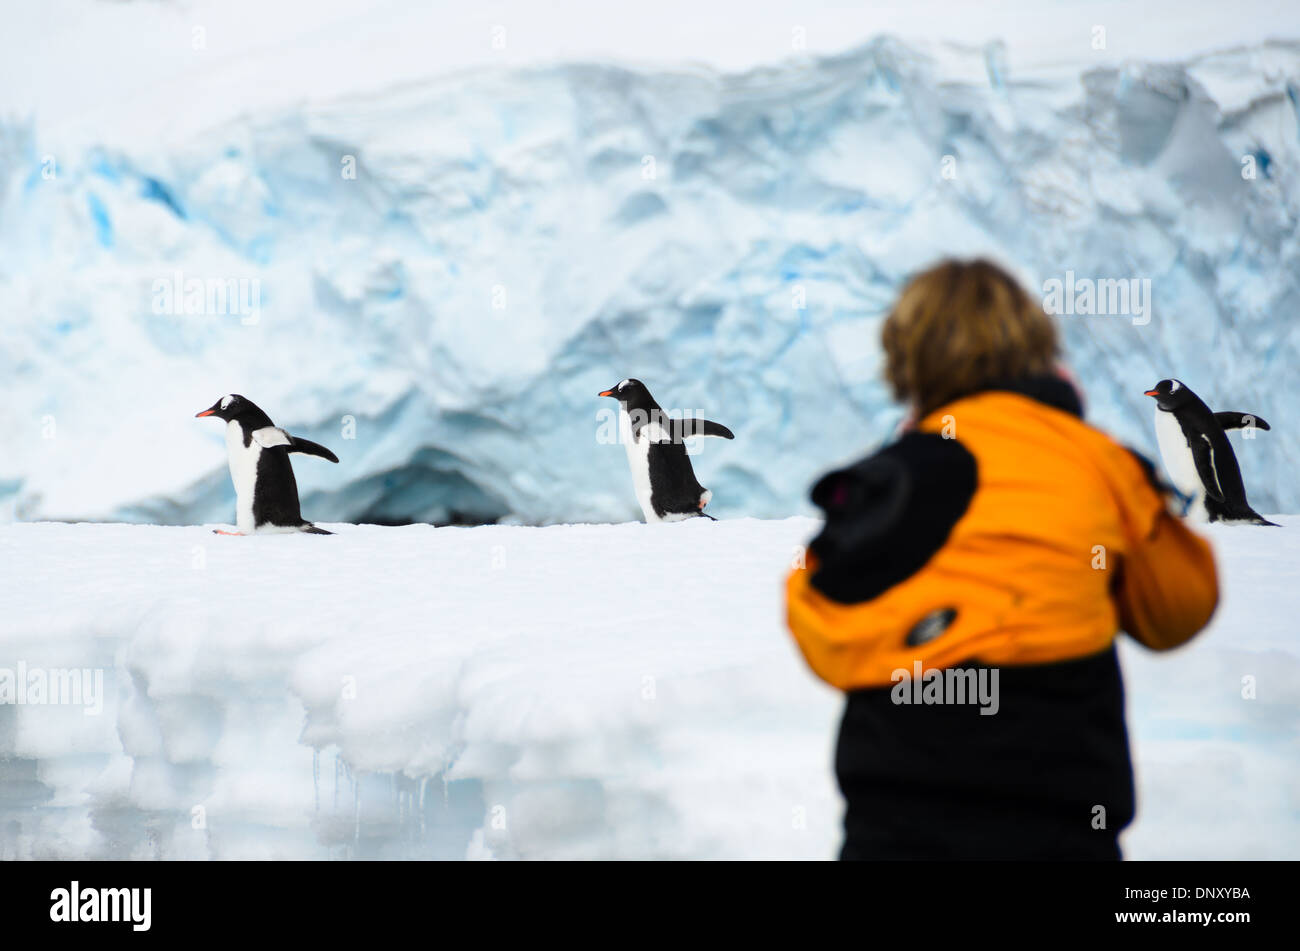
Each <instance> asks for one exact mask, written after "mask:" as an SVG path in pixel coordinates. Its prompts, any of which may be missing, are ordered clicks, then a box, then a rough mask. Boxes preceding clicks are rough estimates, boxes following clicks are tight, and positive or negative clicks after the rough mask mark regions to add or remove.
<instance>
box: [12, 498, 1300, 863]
mask: <svg viewBox="0 0 1300 951" xmlns="http://www.w3.org/2000/svg"><path fill="white" fill-rule="evenodd" d="M1278 520H1280V521H1282V522H1283V523H1284V524H1285V526H1286V527H1284V528H1281V529H1263V528H1254V527H1221V526H1214V527H1211V528H1210V530H1209V533H1210V535H1211V537H1212V538H1213V540H1214V542H1215V544H1216V546H1217V550H1218V553H1219V557H1220V564H1221V571H1222V576H1223V588H1224V602H1223V604H1222V606H1221V608H1220V611H1219V613H1218V615H1217V616H1216V618H1215V621H1214V624H1213V626H1212V627H1211V629H1210V630H1209V631H1208V632H1207V633H1205V634H1203V635H1202V636H1200V637H1199V638H1197V639H1196V641H1194V642H1193V643H1192V644H1191V645H1190V646H1188V647H1186V648H1184V649H1182V650H1179V651H1177V652H1174V653H1172V654H1169V655H1154V654H1150V653H1148V652H1146V651H1145V650H1143V649H1142V648H1140V647H1136V646H1134V645H1132V644H1130V643H1128V642H1124V646H1123V648H1122V657H1123V664H1124V668H1125V671H1126V679H1127V689H1128V709H1129V721H1130V725H1131V731H1132V739H1133V751H1134V757H1135V761H1136V767H1137V775H1138V780H1139V813H1138V820H1137V822H1136V824H1135V825H1134V826H1133V827H1132V829H1131V831H1130V832H1129V833H1128V834H1127V835H1126V837H1125V846H1126V848H1127V853H1128V855H1129V856H1130V857H1132V858H1192V857H1197V858H1212V857H1221V858H1247V857H1251V858H1279V859H1280V858H1296V857H1297V856H1300V801H1298V800H1297V795H1298V794H1300V781H1298V780H1300V755H1298V754H1300V727H1298V725H1297V721H1296V718H1295V715H1294V711H1295V710H1296V709H1297V705H1300V648H1298V647H1297V643H1296V639H1295V618H1296V617H1297V616H1300V585H1297V584H1296V565H1297V564H1300V542H1297V541H1296V535H1295V528H1296V527H1297V526H1300V519H1297V518H1286V517H1282V518H1280V519H1278ZM330 527H331V528H333V529H335V530H336V531H337V532H338V534H337V535H335V536H332V537H325V536H304V535H292V536H284V535H280V536H256V537H225V536H217V535H213V534H212V533H211V526H208V527H197V526H196V527H187V528H178V527H155V526H131V525H90V524H55V523H32V524H19V525H10V526H4V527H0V556H2V557H3V565H4V568H5V570H4V571H3V572H2V573H0V603H2V604H4V606H5V620H4V624H3V626H0V668H8V669H10V670H14V669H16V668H17V665H18V664H20V663H21V664H22V665H24V667H23V669H24V670H25V671H26V672H27V673H28V674H29V676H30V674H31V672H33V671H39V672H42V673H43V674H44V675H46V676H48V677H49V678H50V682H51V683H54V681H55V673H56V672H58V671H70V670H73V669H77V670H90V671H96V670H97V671H99V672H100V676H101V677H102V690H101V691H99V692H96V691H95V690H94V689H93V685H94V678H93V677H92V676H87V677H86V678H85V679H84V683H83V684H82V685H83V686H84V687H86V688H87V689H86V691H85V692H83V693H82V695H81V696H80V698H74V697H72V696H71V695H64V696H63V699H65V700H68V701H69V702H66V703H63V704H50V703H39V702H34V701H32V698H31V697H28V698H27V699H28V701H29V702H27V703H23V704H17V703H8V704H0V790H3V796H0V858H4V859H12V858H72V857H92V858H116V857H130V858H193V859H200V858H219V859H233V858H371V857H383V858H398V857H402V858H470V859H478V858H499V859H506V858H831V857H833V856H834V855H835V854H836V850H837V847H838V841H839V822H840V818H841V810H842V804H841V801H840V799H839V796H838V793H837V791H836V788H835V784H834V779H833V776H832V772H831V761H832V760H831V757H832V750H833V743H834V737H835V730H836V727H837V723H838V717H839V713H840V708H841V699H840V697H839V695H838V694H837V693H836V692H835V691H833V690H831V689H830V688H828V687H826V686H824V685H822V684H821V683H820V682H819V681H817V680H816V679H815V678H814V677H813V676H812V675H811V674H810V673H809V672H808V671H807V670H806V668H805V667H804V664H803V662H802V660H801V658H800V657H799V655H798V652H797V649H796V648H795V646H794V645H793V643H792V641H791V639H790V637H789V634H788V633H787V632H786V630H785V628H784V624H783V607H782V579H783V576H784V575H785V573H786V571H787V570H788V567H789V566H790V564H791V563H792V562H793V560H794V559H795V558H797V557H798V554H799V550H800V549H799V546H801V545H802V544H803V543H805V542H806V541H807V539H808V538H809V537H811V536H812V535H813V534H814V533H815V532H816V530H817V523H816V522H815V521H814V520H812V519H807V518H790V519H785V520H780V521H762V520H756V519H738V520H734V521H720V522H716V523H712V522H707V521H705V520H703V519H698V520H692V521H689V522H683V523H676V524H669V525H642V524H618V525H565V526H552V527H545V528H534V527H524V526H483V527H476V528H454V527H447V528H432V527H429V526H410V527H404V528H384V527H375V526H354V525H342V524H335V525H331V526H330ZM1247 678H1250V679H1249V680H1248V679H1247ZM91 694H93V696H92V695H91ZM1247 695H1249V696H1250V697H1251V698H1250V699H1246V696H1247ZM48 696H51V694H47V697H48ZM74 699H79V702H71V701H72V700H74Z"/></svg>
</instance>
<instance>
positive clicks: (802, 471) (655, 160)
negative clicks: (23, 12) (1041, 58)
mask: <svg viewBox="0 0 1300 951" xmlns="http://www.w3.org/2000/svg"><path fill="white" fill-rule="evenodd" d="M150 7H151V8H152V5H150ZM1235 13H1236V11H1235V10H1234V15H1235ZM334 14H337V15H338V16H343V14H342V13H341V12H340V11H339V10H335V11H334ZM334 14H331V15H334ZM123 15H124V16H128V15H130V14H123ZM166 15H167V16H171V14H166ZM32 16H36V14H32ZM93 16H94V17H96V18H104V17H107V16H108V14H106V13H105V12H104V11H102V10H101V11H98V12H96V13H95V14H94V15H93ZM1289 16H1290V17H1292V18H1294V17H1295V14H1289ZM181 19H184V17H181ZM348 22H349V21H348V20H347V19H346V18H344V19H342V20H338V19H335V20H331V21H330V23H331V24H332V25H331V27H330V29H331V30H333V29H335V28H338V29H346V24H347V23H348ZM1125 23H1126V21H1124V20H1123V19H1122V18H1121V19H1120V20H1119V21H1117V23H1115V24H1112V27H1111V35H1112V36H1123V35H1124V30H1123V29H1122V27H1123V26H1124V25H1125ZM1268 23H1269V24H1270V27H1269V28H1270V29H1272V30H1274V31H1275V32H1277V33H1279V34H1281V35H1285V34H1286V31H1287V29H1288V25H1291V26H1294V24H1293V23H1292V20H1288V19H1287V18H1286V16H1283V17H1282V18H1281V19H1276V18H1274V19H1270V20H1269V21H1268ZM173 25H175V24H173ZM1076 26H1077V27H1078V30H1077V33H1078V35H1077V36H1076V37H1075V39H1074V42H1076V43H1077V44H1078V46H1079V49H1080V55H1079V56H1078V57H1074V58H1067V59H1064V60H1061V61H1060V62H1059V63H1057V64H1056V65H1053V66H1050V67H1049V66H1048V65H1047V64H1044V63H1042V62H1038V64H1037V65H1034V61H1033V60H1032V58H1030V60H1026V57H1025V52H1026V47H1025V45H1024V44H1020V45H1015V44H1012V45H1011V46H1010V47H1008V46H1005V45H1003V44H999V43H990V44H988V45H985V46H954V45H951V44H943V43H936V44H929V45H928V46H925V47H924V48H922V47H921V46H919V45H916V44H913V43H911V42H909V41H906V40H901V39H897V38H892V37H878V38H875V39H872V40H870V41H869V42H866V43H864V44H860V45H858V46H855V47H854V48H853V49H851V50H848V51H842V52H836V53H834V54H832V55H818V54H817V52H815V51H816V50H817V49H819V48H818V47H810V48H809V50H808V51H804V52H798V53H792V54H791V55H790V56H788V57H784V58H781V57H775V58H774V59H773V61H771V62H768V63H765V64H764V65H757V66H756V65H753V64H747V65H745V66H743V67H741V68H740V69H739V70H738V71H727V70H726V69H718V68H715V67H712V66H706V65H696V66H690V67H687V66H670V65H662V64H654V65H645V66H637V67H629V66H626V65H616V64H612V63H608V62H583V61H576V62H575V61H565V62H560V63H555V62H546V63H543V64H534V65H527V66H520V67H518V68H506V67H503V66H496V67H488V66H482V65H478V66H475V67H474V68H471V69H467V70H465V71H462V72H459V73H455V74H453V75H439V76H435V77H433V78H427V79H421V80H420V81H404V82H401V83H398V84H395V85H387V86H382V87H379V88H376V87H374V86H373V84H372V83H370V82H369V81H368V78H369V77H371V76H372V74H371V73H370V72H368V71H366V70H360V71H358V72H357V74H356V76H355V84H354V85H353V86H348V87H347V89H346V91H345V90H343V89H340V88H338V85H337V84H335V85H327V86H326V87H324V88H325V90H326V92H324V93H322V94H320V95H317V96H313V97H311V98H310V99H309V100H307V101H295V102H293V103H291V104H284V103H281V102H278V101H277V100H275V99H274V97H273V96H272V90H273V89H274V88H276V87H275V84H273V83H263V84H262V85H264V86H266V88H267V92H266V96H265V97H264V98H259V97H258V96H257V95H255V94H254V93H253V92H251V91H250V90H249V88H248V83H246V82H238V81H236V79H237V78H238V77H246V75H262V73H260V72H259V69H260V67H258V68H254V66H252V65H250V66H248V71H249V72H248V73H241V72H238V71H237V70H235V69H234V67H233V66H232V67H230V68H229V69H227V70H225V71H220V72H219V73H218V74H217V75H215V76H209V75H208V74H206V73H204V74H203V76H204V77H205V78H206V79H207V80H209V81H211V82H212V83H213V84H215V85H214V86H213V88H214V89H216V90H218V91H221V90H226V91H228V92H229V91H231V90H239V91H240V92H239V95H234V93H233V92H232V93H231V95H232V97H233V98H232V99H231V102H233V103H235V104H237V105H238V106H239V108H240V110H241V111H240V112H239V114H238V115H235V116H223V117H222V118H219V119H218V118H217V116H218V115H219V113H217V112H214V111H212V110H210V109H206V108H203V107H201V106H194V108H193V109H192V110H191V112H190V113H189V118H190V119H194V118H195V117H207V118H208V119H210V120H211V121H210V123H209V124H208V125H205V126H203V127H202V128H200V129H195V128H191V127H189V126H188V125H186V124H185V123H177V124H175V125H173V124H170V123H169V124H165V125H163V126H161V127H157V128H153V129H151V130H149V131H148V132H147V133H145V132H141V133H139V134H138V135H135V136H127V137H122V136H116V137H113V138H112V139H108V138H104V139H102V140H100V139H92V140H90V141H86V140H82V139H78V140H76V141H69V140H66V139H64V138H62V137H61V135H60V133H59V130H57V129H53V128H50V127H49V126H48V124H47V123H44V122H43V121H42V119H41V116H40V114H39V113H38V114H37V115H33V116H26V115H25V114H23V113H21V112H20V113H16V114H14V115H15V116H16V117H14V118H4V119H0V313H3V314H4V315H5V317H4V319H3V321H0V375H3V377H4V379H5V398H4V400H3V401H0V444H3V446H4V447H5V452H4V453H2V454H0V516H2V517H4V518H15V519H18V520H28V521H32V520H40V519H59V520H123V521H136V522H145V523H161V524H195V523H200V522H205V521H216V520H218V519H222V518H225V517H227V516H226V514H225V513H226V512H228V510H229V508H230V506H231V503H232V497H231V489H230V483H229V479H228V478H227V477H226V473H225V458H224V456H225V454H224V452H223V449H222V445H221V437H220V433H219V432H216V431H215V430H214V429H213V428H212V427H205V426H203V425H202V424H201V423H196V422H195V421H194V420H193V419H192V418H191V416H192V414H193V413H194V412H195V411H196V410H198V409H200V408H202V407H205V406H208V405H209V404H211V402H212V401H213V399H215V398H216V397H217V396H219V395H221V394H224V393H228V392H232V391H233V392H239V393H243V394H244V395H246V396H248V397H249V398H251V399H252V400H254V401H255V402H256V403H258V404H259V405H260V406H262V407H263V408H264V409H266V410H267V412H268V413H270V415H271V416H272V418H273V419H275V421H276V422H277V423H278V424H280V425H282V426H286V427H288V428H289V429H291V430H292V431H294V432H296V433H300V434H301V435H303V436H305V437H307V438H310V439H313V440H315V441H317V442H320V443H322V444H324V445H326V446H329V447H330V448H331V449H333V450H334V451H336V452H337V453H338V455H339V456H340V458H341V460H342V461H341V464H340V465H338V466H323V465H315V466H312V465H304V466H299V479H300V483H301V486H302V488H303V494H304V497H305V498H304V506H305V509H306V511H307V512H308V513H309V514H310V517H314V518H321V519H325V520H334V521H348V522H372V523H383V524H400V523H405V522H410V521H433V522H438V523H448V522H457V523H480V522H493V521H498V520H502V519H505V520H509V521H514V522H522V523H529V524H547V523H565V522H572V521H597V522H598V521H622V520H626V519H631V518H635V517H636V512H637V509H636V503H635V500H634V498H633V496H632V494H631V493H630V492H629V491H628V487H627V485H626V479H625V478H624V473H623V472H622V470H621V469H620V468H619V467H620V464H621V459H620V458H619V457H620V456H621V452H620V450H619V449H618V448H617V447H614V446H610V445H608V444H605V443H603V442H601V441H600V440H599V439H598V438H597V433H598V431H599V429H600V426H601V423H602V420H601V417H600V416H599V414H600V413H601V412H602V410H604V411H606V412H607V411H608V409H607V407H606V406H605V405H604V404H603V402H602V401H600V400H598V399H597V398H596V396H595V394H596V393H597V392H599V391H600V390H602V389H604V388H605V387H608V386H609V385H610V384H612V383H613V382H615V381H617V380H620V379H623V378H624V377H628V376H636V377H638V378H639V379H642V380H644V381H645V382H646V383H647V384H648V385H649V386H650V389H651V391H652V392H653V393H654V394H655V396H656V397H657V399H658V400H659V402H660V404H661V405H662V406H664V407H665V408H666V409H669V410H672V411H677V412H682V413H698V414H700V415H704V416H706V417H707V418H710V419H715V420H717V421H718V422H721V423H723V424H724V425H726V426H728V427H729V428H730V429H732V430H733V431H734V432H735V433H736V436H737V438H736V440H735V442H734V443H730V442H729V443H727V444H726V445H709V446H707V447H701V449H700V452H699V454H698V456H697V457H696V468H697V472H698V474H699V475H700V481H701V483H702V484H703V485H705V486H706V487H708V488H709V489H711V490H712V491H713V497H714V501H713V503H712V505H711V510H712V511H715V512H717V513H718V514H721V515H725V516H728V517H738V516H756V517H764V518H780V517H785V516H788V515H799V514H805V515H808V514H812V512H811V510H810V508H809V506H808V503H807V499H806V491H807V487H808V485H809V484H810V482H811V481H812V479H813V478H814V477H815V476H816V475H817V474H818V473H820V472H822V471H825V470H826V469H827V468H828V467H830V466H832V465H834V464H836V463H839V462H842V461H844V460H845V459H846V458H847V457H849V456H851V455H853V454H854V453H856V452H858V451H859V450H860V449H861V448H863V447H865V446H868V445H871V444H874V443H877V442H879V441H880V440H881V439H882V438H884V437H885V436H886V435H888V434H889V432H890V431H891V430H892V428H893V426H894V424H895V423H896V421H897V419H898V416H899V412H898V410H897V409H896V408H895V407H894V406H893V405H892V404H891V403H890V401H889V397H888V393H887V392H886V390H885V388H884V386H883V385H882V383H881V382H880V379H879V369H880V366H879V364H880V354H879V349H878V346H877V343H876V341H877V337H878V332H879V326H880V322H881V320H882V319H883V317H884V315H885V313H886V311H887V309H888V307H889V305H890V303H891V302H892V300H893V299H894V297H895V295H896V293H897V290H898V288H899V286H900V283H901V282H902V281H903V280H904V279H905V278H906V277H907V276H908V274H909V273H911V272H913V271H914V270H915V269H917V268H919V267H921V266H923V265H925V264H927V263H929V262H930V261H932V260H933V259H935V258H937V257H939V256H941V255H945V254H958V255H974V254H989V255H992V256H994V257H996V258H999V259H1001V260H1003V261H1005V262H1007V263H1009V264H1011V265H1013V266H1014V267H1016V268H1017V269H1018V271H1019V272H1020V273H1021V274H1023V275H1024V276H1025V279H1026V281H1027V282H1028V283H1029V284H1030V285H1031V286H1032V287H1036V288H1041V287H1043V286H1044V285H1045V282H1047V281H1051V280H1057V281H1066V280H1067V279H1068V280H1070V281H1073V280H1074V278H1075V277H1077V278H1078V279H1080V280H1083V281H1096V280H1130V279H1131V280H1134V281H1139V282H1141V281H1148V280H1149V281H1150V285H1149V288H1148V290H1149V296H1144V298H1143V301H1144V303H1143V307H1142V309H1141V313H1134V314H1131V315H1127V316H1125V315H1119V316H1115V315H1108V316H1100V315H1092V316H1062V317H1060V321H1061V326H1062V329H1063V331H1064V336H1065V339H1066V343H1067V346H1068V353H1069V357H1070V359H1071V361H1072V363H1073V365H1074V369H1075V371H1076V373H1077V375H1078V376H1079V377H1080V378H1081V379H1082V381H1083V383H1084V385H1085V387H1086V388H1087V390H1088V392H1089V397H1090V414H1091V418H1092V419H1093V420H1094V421H1095V422H1097V423H1099V424H1101V425H1103V426H1105V427H1107V428H1108V429H1110V430H1112V431H1113V432H1115V433H1116V434H1118V435H1119V436H1120V437H1121V438H1123V439H1125V440H1126V441H1128V442H1130V443H1132V444H1134V445H1135V446H1138V447H1140V448H1145V449H1146V450H1148V451H1150V452H1153V451H1154V449H1155V441H1154V437H1153V433H1152V427H1151V418H1150V413H1151V410H1150V405H1149V400H1148V399H1147V398H1146V397H1144V396H1143V395H1142V393H1143V391H1144V390H1145V389H1147V388H1148V387H1150V386H1151V385H1152V384H1153V383H1154V382H1155V381H1157V380H1159V379H1161V378H1164V377H1169V376H1176V377H1178V378H1180V379H1182V380H1184V381H1185V382H1186V383H1187V384H1188V385H1189V386H1191V387H1192V388H1193V389H1194V390H1196V391H1197V392H1198V393H1199V394H1201V395H1202V396H1203V397H1204V398H1205V399H1206V400H1207V401H1208V402H1209V403H1210V404H1211V405H1212V406H1213V407H1214V408H1216V409H1232V410H1241V411H1246V412H1252V413H1256V414H1259V415H1260V416H1262V417H1263V418H1265V419H1267V420H1269V421H1270V422H1271V423H1272V424H1273V426H1274V429H1273V431H1272V432H1271V433H1266V434H1263V435H1262V437H1261V438H1260V439H1259V440H1257V441H1255V442H1254V443H1253V444H1252V445H1250V446H1248V447H1245V448H1244V451H1243V453H1242V456H1243V458H1242V467H1243V472H1244V476H1245V481H1246V485H1247V488H1248V490H1249V492H1250V497H1251V501H1252V502H1253V503H1254V505H1255V507H1256V508H1257V509H1259V510H1261V511H1266V510H1274V511H1276V510H1281V511H1297V510H1300V482H1298V481H1297V480H1296V479H1294V478H1293V477H1292V474H1293V473H1294V472H1295V471H1296V469H1297V467H1298V466H1300V428H1297V427H1295V426H1294V425H1289V424H1288V421H1287V414H1286V410H1287V408H1289V407H1294V406H1296V405H1300V374H1296V373H1294V372H1293V368H1294V367H1295V366H1296V365H1297V364H1298V363H1300V323H1297V322H1296V320H1295V313H1296V310H1297V308H1298V307H1300V240H1298V239H1297V231H1298V229H1297V222H1298V221H1300V190H1297V188H1296V184H1295V183H1296V182H1297V181H1300V134H1298V129H1300V122H1298V119H1297V112H1298V107H1297V103H1298V102H1300V93H1297V90H1298V89H1300V43H1297V42H1296V41H1292V40H1276V41H1255V42H1252V43H1251V44H1250V45H1247V46H1241V47H1237V48H1233V49H1229V50H1225V51H1219V52H1198V53H1195V54H1189V55H1186V56H1183V57H1181V58H1176V59H1162V58H1160V57H1157V58H1156V60H1154V61H1153V60H1151V59H1138V58H1133V59H1123V60H1120V61H1117V60H1116V58H1115V56H1114V55H1113V50H1111V49H1110V48H1109V47H1108V48H1107V49H1106V50H1095V51H1094V50H1091V48H1090V47H1089V45H1088V44H1089V33H1088V27H1086V26H1084V25H1082V24H1081V23H1080V24H1076ZM1128 26H1129V27H1130V28H1131V27H1132V24H1131V23H1130V24H1128ZM1117 27H1119V28H1117ZM485 28H486V26H485ZM1262 28H1263V27H1262V26H1252V27H1251V29H1262ZM781 32H782V34H783V35H784V33H785V28H784V27H783V28H782V31H781ZM814 32H815V31H814ZM1155 32H1157V33H1161V34H1162V35H1163V32H1164V31H1163V30H1159V31H1155ZM1071 35H1073V34H1071ZM1227 35H1228V34H1226V33H1225V34H1224V36H1227ZM220 36H221V34H220V31H216V30H214V31H213V33H212V36H211V39H212V42H213V43H214V44H217V43H218V41H219V39H220ZM1131 41H1132V38H1131V37H1130V38H1129V40H1127V41H1126V42H1131ZM1116 42H1119V40H1118V39H1117V40H1116ZM1152 48H1153V49H1154V47H1152ZM215 51H216V48H215V47H214V52H215ZM1093 52H1095V53H1096V54H1097V55H1096V56H1095V57H1091V53H1093ZM114 55H116V56H119V58H120V55H121V54H120V53H115V54H114ZM223 55H226V56H233V55H234V54H233V52H231V51H229V50H226V51H225V52H224V54H223ZM1153 55H1154V54H1153ZM1090 57H1091V58H1090ZM258 63H261V61H260V60H258ZM1062 64H1070V65H1068V66H1066V65H1062ZM262 65H265V64H262ZM431 68H432V67H431ZM232 70H234V72H233V73H232ZM337 72H338V77H339V82H340V83H343V82H344V80H346V79H348V78H349V77H351V76H352V74H351V73H350V72H348V71H337ZM374 75H378V76H382V75H385V74H384V73H383V72H382V70H381V71H380V72H379V73H377V74H374ZM232 76H233V77H235V78H232ZM187 82H189V83H190V84H191V85H187V86H185V87H184V88H186V89H188V90H191V91H193V90H192V86H193V83H194V82H195V81H194V80H193V78H192V77H191V78H190V80H187ZM345 85H346V84H345ZM357 90H362V91H357ZM166 91H167V87H166V86H165V85H163V86H161V87H158V88H154V87H150V89H149V94H150V95H152V94H154V93H166ZM51 95H53V93H51ZM56 98H57V97H56ZM40 101H42V102H43V101H45V100H40ZM60 101H61V100H60ZM179 101H185V102H189V101H188V100H185V99H184V98H183V97H182V98H181V100H179ZM189 105H192V106H193V103H192V102H189ZM50 108H54V105H53V104H52V105H51V106H50ZM136 114H137V118H138V116H139V115H149V116H152V115H153V114H154V113H153V111H152V110H149V109H143V108H141V109H138V110H137V113H136ZM89 127H90V126H87V128H89ZM78 128H81V127H80V126H79V127H78ZM105 135H107V132H105ZM1248 175H1249V177H1248ZM191 286H197V287H198V288H199V289H200V291H201V292H200V293H198V294H197V295H192V294H191V293H190V291H189V288H190V287H191ZM1147 305H1149V308H1148V307H1147ZM88 474H89V475H88Z"/></svg>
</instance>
